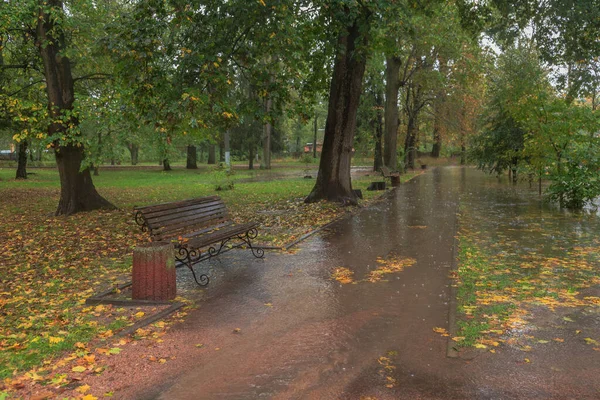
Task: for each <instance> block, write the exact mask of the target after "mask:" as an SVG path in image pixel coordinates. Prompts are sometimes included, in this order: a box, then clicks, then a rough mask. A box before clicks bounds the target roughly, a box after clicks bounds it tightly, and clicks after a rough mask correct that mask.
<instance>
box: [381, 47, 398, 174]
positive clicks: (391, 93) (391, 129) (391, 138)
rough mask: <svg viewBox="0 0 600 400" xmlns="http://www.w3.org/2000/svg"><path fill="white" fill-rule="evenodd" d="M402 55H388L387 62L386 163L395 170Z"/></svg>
mask: <svg viewBox="0 0 600 400" xmlns="http://www.w3.org/2000/svg"><path fill="white" fill-rule="evenodd" d="M401 66H402V60H401V59H400V57H387V59H386V63H385V111H384V112H385V139H384V141H385V145H384V149H383V162H384V164H385V165H386V166H387V167H388V168H389V169H391V170H392V171H395V170H396V169H397V168H398V125H399V113H398V91H399V90H400V67H401Z"/></svg>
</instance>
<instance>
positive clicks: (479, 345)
mask: <svg viewBox="0 0 600 400" xmlns="http://www.w3.org/2000/svg"><path fill="white" fill-rule="evenodd" d="M474 347H475V348H477V349H487V346H486V345H485V344H481V343H475V345H474Z"/></svg>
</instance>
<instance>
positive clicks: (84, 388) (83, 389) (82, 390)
mask: <svg viewBox="0 0 600 400" xmlns="http://www.w3.org/2000/svg"><path fill="white" fill-rule="evenodd" d="M75 390H76V391H77V392H79V393H81V394H85V392H87V391H88V390H90V385H81V386H79V387H78V388H77V389H75Z"/></svg>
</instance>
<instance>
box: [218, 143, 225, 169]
mask: <svg viewBox="0 0 600 400" xmlns="http://www.w3.org/2000/svg"><path fill="white" fill-rule="evenodd" d="M219 162H220V163H222V162H225V142H224V141H223V139H221V141H220V142H219Z"/></svg>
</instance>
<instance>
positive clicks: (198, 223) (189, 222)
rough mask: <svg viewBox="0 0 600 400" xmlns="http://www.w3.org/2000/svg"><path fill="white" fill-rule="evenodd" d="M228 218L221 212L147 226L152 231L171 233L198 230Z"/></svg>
mask: <svg viewBox="0 0 600 400" xmlns="http://www.w3.org/2000/svg"><path fill="white" fill-rule="evenodd" d="M228 219H229V216H228V215H227V214H225V213H223V212H219V211H214V212H212V213H210V214H199V215H194V216H191V217H185V218H176V219H173V220H170V221H168V222H167V223H162V224H152V223H151V224H149V226H150V227H151V228H152V231H157V232H158V231H162V232H166V231H172V230H180V229H187V230H188V231H194V230H198V229H200V228H203V227H204V226H206V225H207V224H213V225H214V224H217V223H220V221H223V220H228Z"/></svg>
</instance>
